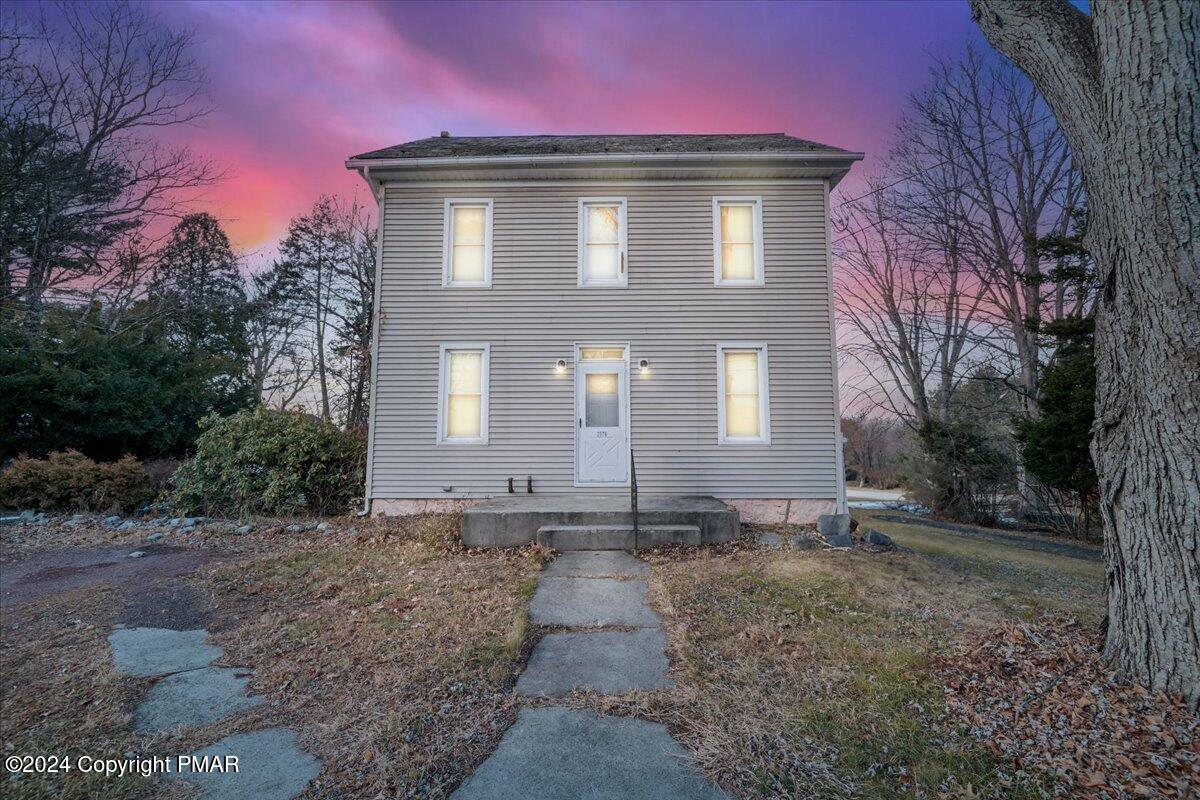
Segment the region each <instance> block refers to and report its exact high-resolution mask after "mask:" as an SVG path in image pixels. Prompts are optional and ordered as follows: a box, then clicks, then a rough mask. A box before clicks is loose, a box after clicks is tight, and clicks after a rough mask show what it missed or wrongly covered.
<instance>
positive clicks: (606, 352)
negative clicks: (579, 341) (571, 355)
mask: <svg viewBox="0 0 1200 800" xmlns="http://www.w3.org/2000/svg"><path fill="white" fill-rule="evenodd" d="M614 359H616V360H620V361H624V360H625V348H623V347H581V348H579V360H580V361H612V360H614Z"/></svg>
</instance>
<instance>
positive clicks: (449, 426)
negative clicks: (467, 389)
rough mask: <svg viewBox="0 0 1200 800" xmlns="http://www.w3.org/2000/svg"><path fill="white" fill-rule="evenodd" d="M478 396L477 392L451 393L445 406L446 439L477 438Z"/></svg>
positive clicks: (478, 421)
mask: <svg viewBox="0 0 1200 800" xmlns="http://www.w3.org/2000/svg"><path fill="white" fill-rule="evenodd" d="M479 408H480V398H479V395H477V394H452V395H450V400H449V402H448V403H447V408H446V438H447V439H478V438H479V435H480V432H479V425H480V414H479Z"/></svg>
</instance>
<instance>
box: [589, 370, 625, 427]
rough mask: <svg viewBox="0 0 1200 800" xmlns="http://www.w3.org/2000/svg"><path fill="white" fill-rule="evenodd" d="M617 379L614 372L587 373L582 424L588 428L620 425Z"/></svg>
mask: <svg viewBox="0 0 1200 800" xmlns="http://www.w3.org/2000/svg"><path fill="white" fill-rule="evenodd" d="M618 385H619V380H618V378H617V373H615V372H592V373H588V375H587V380H586V382H585V388H584V401H583V409H584V412H583V424H584V425H586V426H587V427H589V428H617V427H620V425H621V407H620V404H619V401H618V396H617V386H618Z"/></svg>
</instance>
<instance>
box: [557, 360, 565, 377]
mask: <svg viewBox="0 0 1200 800" xmlns="http://www.w3.org/2000/svg"><path fill="white" fill-rule="evenodd" d="M554 372H555V373H556V374H558V375H566V374H567V360H566V359H565V358H560V359H559V360H558V361H556V362H555V363H554Z"/></svg>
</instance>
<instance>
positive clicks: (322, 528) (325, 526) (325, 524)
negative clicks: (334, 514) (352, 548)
mask: <svg viewBox="0 0 1200 800" xmlns="http://www.w3.org/2000/svg"><path fill="white" fill-rule="evenodd" d="M317 530H319V531H327V530H329V523H328V522H322V523H321V524H320V525H318V526H317Z"/></svg>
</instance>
